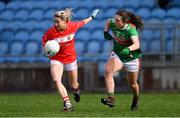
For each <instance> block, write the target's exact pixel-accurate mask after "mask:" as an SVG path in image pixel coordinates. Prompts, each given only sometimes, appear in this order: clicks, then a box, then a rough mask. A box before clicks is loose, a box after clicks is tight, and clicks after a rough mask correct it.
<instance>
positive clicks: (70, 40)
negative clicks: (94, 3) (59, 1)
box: [42, 21, 85, 64]
mask: <svg viewBox="0 0 180 118" xmlns="http://www.w3.org/2000/svg"><path fill="white" fill-rule="evenodd" d="M83 25H85V22H84V21H80V22H68V23H67V29H66V30H65V31H63V32H61V31H59V30H57V28H56V26H53V27H51V28H49V29H48V31H47V32H46V33H45V34H44V36H43V37H42V45H43V46H44V45H45V43H46V42H47V41H48V40H55V41H57V42H58V43H59V45H60V50H59V52H58V53H57V54H56V55H55V56H52V57H49V58H50V60H58V61H60V62H62V63H64V64H69V63H72V62H73V61H75V60H76V59H77V56H76V50H75V40H74V35H75V33H76V32H77V30H78V29H79V28H80V27H82V26H83Z"/></svg>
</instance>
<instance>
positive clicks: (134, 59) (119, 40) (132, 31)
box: [101, 10, 143, 110]
mask: <svg viewBox="0 0 180 118" xmlns="http://www.w3.org/2000/svg"><path fill="white" fill-rule="evenodd" d="M142 28H143V22H142V20H141V18H140V17H139V16H136V15H135V14H134V13H132V12H129V11H126V10H118V11H117V12H116V14H115V16H114V18H110V19H108V21H107V22H106V25H105V29H104V38H105V39H107V40H112V41H113V43H114V46H113V51H112V53H111V56H110V58H109V60H108V62H107V63H106V65H105V85H106V89H107V92H108V97H107V98H105V99H101V102H102V103H103V104H105V105H108V106H109V107H113V106H114V101H115V99H114V88H115V83H114V79H113V74H114V73H115V72H116V71H119V70H122V69H123V68H124V69H125V70H126V72H127V81H128V83H129V85H130V87H131V89H132V90H133V93H134V94H133V100H132V104H131V110H135V109H137V107H138V100H139V85H138V83H137V79H138V73H139V58H140V56H141V51H140V43H139V38H138V31H141V30H142ZM108 30H112V34H113V35H111V34H110V33H108Z"/></svg>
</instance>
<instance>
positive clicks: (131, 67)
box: [125, 59, 139, 110]
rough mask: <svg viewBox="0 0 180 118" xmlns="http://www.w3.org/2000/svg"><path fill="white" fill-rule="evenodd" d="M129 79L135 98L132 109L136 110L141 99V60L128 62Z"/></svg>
mask: <svg viewBox="0 0 180 118" xmlns="http://www.w3.org/2000/svg"><path fill="white" fill-rule="evenodd" d="M125 67H126V71H127V81H128V83H129V85H130V87H131V89H132V91H133V100H132V103H131V110H135V109H137V107H138V100H139V85H138V82H137V80H138V74H139V61H138V59H136V60H133V61H131V62H128V63H126V66H125Z"/></svg>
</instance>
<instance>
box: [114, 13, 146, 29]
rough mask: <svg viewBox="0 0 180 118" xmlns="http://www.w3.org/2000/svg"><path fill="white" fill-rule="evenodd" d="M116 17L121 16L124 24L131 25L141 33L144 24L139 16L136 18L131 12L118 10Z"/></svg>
mask: <svg viewBox="0 0 180 118" xmlns="http://www.w3.org/2000/svg"><path fill="white" fill-rule="evenodd" d="M116 15H119V16H121V18H122V21H123V22H124V23H132V24H134V25H135V26H136V28H137V29H139V30H140V31H142V29H143V26H144V24H143V21H142V19H141V17H140V16H137V15H135V14H134V13H133V12H130V11H126V10H118V11H117V12H116Z"/></svg>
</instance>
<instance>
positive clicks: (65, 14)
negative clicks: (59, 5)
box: [54, 8, 73, 22]
mask: <svg viewBox="0 0 180 118" xmlns="http://www.w3.org/2000/svg"><path fill="white" fill-rule="evenodd" d="M72 14H73V13H72V9H71V8H66V9H65V10H60V11H57V12H56V13H55V14H54V17H57V18H60V19H61V20H66V21H67V22H68V21H71V17H72Z"/></svg>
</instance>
